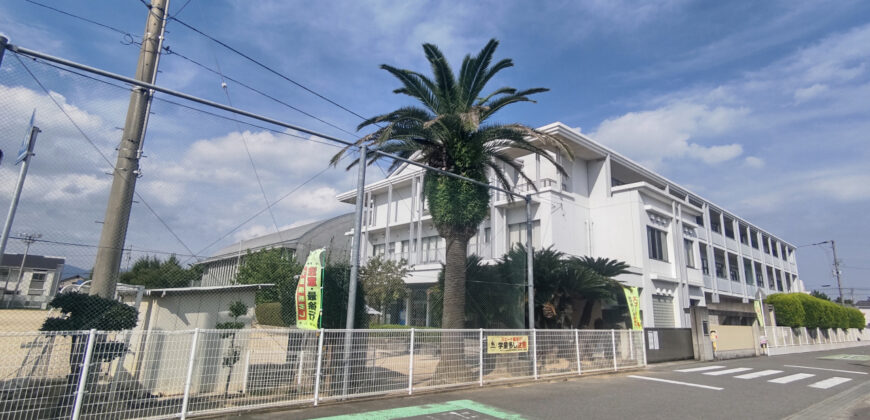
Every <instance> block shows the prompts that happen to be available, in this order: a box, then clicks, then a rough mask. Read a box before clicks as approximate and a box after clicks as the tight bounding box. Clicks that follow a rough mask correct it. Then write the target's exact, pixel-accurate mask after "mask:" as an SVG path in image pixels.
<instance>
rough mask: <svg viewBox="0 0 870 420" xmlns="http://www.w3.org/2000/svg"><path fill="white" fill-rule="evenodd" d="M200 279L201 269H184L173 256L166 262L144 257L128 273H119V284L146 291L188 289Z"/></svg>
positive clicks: (197, 267) (196, 267) (195, 267)
mask: <svg viewBox="0 0 870 420" xmlns="http://www.w3.org/2000/svg"><path fill="white" fill-rule="evenodd" d="M201 277H202V268H201V267H200V266H194V267H191V268H184V267H182V266H181V262H180V261H179V260H178V258H176V257H175V255H172V256H170V257H169V259H167V260H166V261H161V260H160V259H159V258H157V257H151V256H144V257H141V258H139V259H138V260H136V262H135V263H134V264H133V267H132V268H131V269H130V271H126V272H124V273H121V277H120V282H121V283H125V284H134V285H140V286H145V288H147V289H163V288H171V287H188V286H190V283H191V282H192V281H195V280H199V279H200V278H201Z"/></svg>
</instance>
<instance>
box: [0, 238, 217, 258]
mask: <svg viewBox="0 0 870 420" xmlns="http://www.w3.org/2000/svg"><path fill="white" fill-rule="evenodd" d="M9 238H10V239H20V240H23V239H25V238H23V237H20V236H10V237H9ZM33 241H34V242H40V243H47V244H52V245H63V246H74V247H79V248H97V249H98V248H101V247H100V246H99V245H93V244H85V243H80V242H65V241H53V240H49V239H33ZM104 248H110V249H120V250H124V251H136V252H148V253H154V254H166V255H178V256H182V257H197V256H196V255H188V254H182V253H178V252H171V251H161V250H156V249H146V248H133V247H129V248H119V247H104ZM198 257H204V255H199V256H198Z"/></svg>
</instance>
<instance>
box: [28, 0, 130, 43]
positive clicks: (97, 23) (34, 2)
mask: <svg viewBox="0 0 870 420" xmlns="http://www.w3.org/2000/svg"><path fill="white" fill-rule="evenodd" d="M24 1H26V2H28V3H30V4H33V5H36V6H39V7H44V8H46V9H49V10H52V11H55V12H57V13H60V14H62V15H66V16H69V17H71V18H75V19H79V20H82V21H85V22H87V23H90V24H93V25H97V26H100V27H103V28H105V29H108V30H110V31H114V32H117V33H119V34H121V35H127V36H129V37H131V38H132V37H133V35H132V34H131V33H129V32H127V31H125V30H123V29H118V28H116V27H114V26H110V25H106V24H105V23H100V22H97V21H95V20H91V19H88V18H85V17H82V16H79V15H76V14H73V13H70V12H66V11H63V10H60V9H57V8H54V7H51V6H49V5H47V4H42V3H39V2H36V1H33V0H24Z"/></svg>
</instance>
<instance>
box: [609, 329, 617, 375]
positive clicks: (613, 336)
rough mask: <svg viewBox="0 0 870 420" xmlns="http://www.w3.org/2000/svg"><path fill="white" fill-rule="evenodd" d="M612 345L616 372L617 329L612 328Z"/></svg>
mask: <svg viewBox="0 0 870 420" xmlns="http://www.w3.org/2000/svg"><path fill="white" fill-rule="evenodd" d="M610 345H611V349H612V350H613V371H614V372H616V370H617V368H616V366H617V363H616V330H610Z"/></svg>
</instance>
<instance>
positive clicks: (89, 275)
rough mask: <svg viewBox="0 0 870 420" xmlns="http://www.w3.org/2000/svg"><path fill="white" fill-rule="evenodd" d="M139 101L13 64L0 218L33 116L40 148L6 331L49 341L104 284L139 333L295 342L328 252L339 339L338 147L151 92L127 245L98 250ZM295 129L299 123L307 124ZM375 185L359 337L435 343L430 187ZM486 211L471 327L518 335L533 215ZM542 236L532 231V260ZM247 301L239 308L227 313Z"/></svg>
mask: <svg viewBox="0 0 870 420" xmlns="http://www.w3.org/2000/svg"><path fill="white" fill-rule="evenodd" d="M167 57H173V56H172V54H169V55H167ZM215 77H217V76H215ZM216 80H217V79H216ZM236 88H239V86H238V85H235V84H233V83H230V85H229V88H224V89H222V90H221V91H220V92H219V93H220V94H223V98H226V99H227V101H229V99H230V92H233V94H235V92H238V91H235V90H233V89H236ZM130 91H131V90H130V86H128V85H126V84H125V83H123V82H119V81H117V80H112V79H108V78H103V77H96V76H94V75H92V74H89V73H86V72H83V71H78V70H71V69H69V68H66V67H63V66H59V65H56V64H52V63H51V62H48V61H45V60H40V59H33V58H30V57H28V56H25V55H23V54H18V53H15V52H12V51H8V52H6V54H5V57H4V60H3V62H2V67H0V148H2V150H4V151H6V154H7V159H6V160H5V161H4V162H2V164H0V208H2V209H4V210H5V209H7V208H9V205H10V201H11V197H12V195H13V189H14V186H15V185H16V183H17V180H18V178H19V168H20V165H16V164H15V162H14V159H13V158H11V157H9V156H11V155H12V153H11V152H10V151H14V150H17V149H18V147H19V142H20V141H21V139H22V138H24V135H25V130H26V128H27V123H28V121H29V118H30V116H31V113H33V112H34V111H35V125H36V126H37V127H39V129H40V133H39V134H38V137H37V140H36V144H35V147H34V149H33V155H32V156H30V158H29V160H28V163H29V168H28V172H27V175H26V178H25V179H24V181H23V188H22V190H21V191H22V192H21V198H20V201H19V202H18V205H17V208H16V211H15V217H14V223H13V224H12V230H11V235H10V237H9V240H8V245H7V248H6V251H5V255H3V258H2V260H0V283H3V284H4V286H5V287H4V289H3V291H4V293H3V296H2V298H3V299H2V302H0V321H2V322H0V325H2V326H0V330H3V331H35V330H39V329H40V328H42V327H43V324H44V322H45V320H46V319H48V318H53V317H57V316H60V315H62V314H61V313H60V311H59V310H58V309H56V308H55V309H53V308H52V306H51V305H50V304H49V302H51V300H52V299H53V298H54V297H55V296H57V295H58V294H60V293H65V292H82V293H89V292H91V291H93V290H104V289H105V287H106V286H105V284H106V283H107V282H108V283H109V284H110V285H112V286H113V285H115V284H117V286H115V288H116V289H117V290H116V291H115V297H116V298H117V299H119V300H122V301H124V302H126V303H128V304H129V305H131V306H133V307H135V308H136V309H137V310H138V311H139V318H138V324H137V327H136V328H137V329H141V330H154V329H159V330H182V329H191V328H215V327H216V326H217V325H218V324H220V323H226V322H243V323H245V325H252V326H257V327H261V328H273V327H292V326H293V324H294V323H295V288H296V281H297V280H296V279H297V277H298V274H299V273H300V271H301V264H302V263H303V262H304V260H305V258H306V257H307V255H308V253H309V252H310V251H312V250H314V249H318V248H324V249H325V250H326V252H325V256H326V258H325V260H326V265H327V266H326V278H327V279H328V280H327V282H325V284H324V287H325V288H326V287H333V290H332V291H328V290H325V291H324V294H325V299H324V316H323V324H322V325H323V326H324V327H333V328H338V327H343V326H344V319H345V317H346V310H345V308H346V306H341V305H343V304H344V303H346V300H347V296H346V288H347V287H346V286H347V281H348V278H349V273H350V266H349V262H350V252H351V243H352V232H353V226H354V220H353V214H352V213H351V212H352V211H353V208H354V207H353V205H354V203H355V201H356V197H355V191H354V185H355V182H356V171H355V170H354V171H347V170H345V169H346V166H347V165H348V164H349V163H350V162H351V159H354V158H355V157H353V156H351V157H350V158H348V159H343V160H342V161H340V162H339V163H338V165H337V166H336V167H333V166H330V165H329V158H330V157H331V156H333V155H335V154H336V153H337V152H338V151H339V150H340V149H339V148H338V146H337V145H336V144H333V143H329V142H327V141H326V140H323V139H321V138H318V137H316V136H308V135H302V134H301V133H298V132H294V131H292V130H288V129H286V128H283V127H278V126H274V125H270V124H268V123H264V122H262V121H256V120H254V119H251V118H246V117H241V116H238V115H234V114H232V113H229V112H225V111H221V110H218V109H213V108H209V107H206V106H202V105H200V104H195V103H192V102H186V101H184V100H181V99H176V98H173V97H171V96H169V95H164V94H160V93H157V94H156V95H155V97H154V100H153V103H152V105H151V108H150V114H149V120H148V126H147V132H146V135H145V136H144V141H143V142H142V148H141V150H139V151H137V153H136V154H137V155H141V160H140V162H139V166H138V169H136V177H135V178H136V181H135V182H136V188H135V193H134V195H133V198H132V203H131V204H130V208H129V211H130V219H129V224H128V227H127V229H126V234H125V235H123V236H122V237H121V238H120V239H118V240H117V241H116V242H114V243H113V244H110V245H105V244H104V243H105V242H101V235H102V234H103V232H102V231H103V226H104V224H105V223H106V220H105V219H106V218H107V217H108V218H112V217H115V216H116V215H117V213H118V212H117V211H116V210H118V209H114V208H113V209H112V210H111V211H109V212H107V210H106V209H107V203H108V202H109V194H110V189H111V187H112V185H113V182H115V180H114V179H113V178H114V177H115V175H117V174H118V173H119V172H123V171H125V170H127V169H128V168H117V167H116V163H115V162H116V157H117V155H118V153H119V152H122V153H125V152H126V151H125V145H127V139H122V137H123V135H122V133H123V127H124V123H125V117H126V108H127V106H126V105H127V103H128V101H129V97H130ZM219 97H220V96H219ZM294 118H295V117H293V116H292V115H291V116H289V117H288V119H289V121H290V122H291V123H300V124H302V123H308V122H310V121H307V120H306V119H305V118H303V117H301V116H299V121H294ZM318 121H320V120H318ZM332 127H336V126H334V125H332ZM332 127H325V128H326V129H329V130H333V128H332ZM333 131H334V130H333ZM342 131H344V130H342ZM344 134H346V133H343V134H342V135H344ZM511 170H512V169H511V168H505V171H506V173H508V174H509V175H510V174H512V176H513V179H514V182H515V183H516V185H515V189H516V190H517V191H519V192H530V191H532V190H531V187H530V186H529V185H526V184H522V181H521V179H520V178H519V177H518V176H517V174H516V173H512V172H511ZM366 176H367V178H366V181H367V187H366V192H365V194H364V200H365V201H364V203H363V207H364V213H363V226H362V230H361V232H362V240H361V244H362V247H361V250H360V253H361V268H360V289H361V291H360V294H361V295H362V300H361V302H362V304H361V305H359V306H360V308H359V311H358V313H359V317H360V318H361V320H359V321H358V322H357V325H358V326H359V327H371V328H409V327H430V328H438V327H440V326H441V322H442V316H443V314H444V311H445V308H444V306H443V304H442V300H443V296H444V286H443V275H442V270H443V265H442V264H443V263H444V261H445V253H446V242H445V240H444V239H443V238H441V237H440V235H439V233H438V231H437V230H436V229H435V228H434V226H433V223H432V220H431V214H430V210H429V208H428V207H427V203H426V200H425V199H424V194H423V179H424V171H422V170H420V169H419V168H416V167H413V166H406V167H404V168H400V169H398V170H395V171H393V172H390V171H388V170H387V169H386V167H382V166H381V165H380V164H375V165H371V166H369V167H367V170H366ZM288 180H289V181H288ZM542 186H543V185H542ZM491 196H492V202H493V204H494V205H498V206H501V207H500V208H499V210H498V211H495V210H493V213H492V214H491V215H490V216H489V217H487V220H485V221H484V223H483V224H482V225H481V226H480V229H479V231H478V232H477V234H476V235H474V236H473V237H472V238H471V239H470V241H469V243H468V254H469V255H470V256H473V257H471V258H470V263H469V267H468V274H467V277H468V278H467V280H466V288H467V293H466V308H465V317H466V319H467V322H466V326H467V327H469V328H481V327H482V328H525V327H528V324H527V321H526V320H527V318H528V309H527V302H528V301H527V297H526V293H527V287H526V277H525V275H526V274H525V271H526V267H525V264H526V262H525V261H524V260H517V261H513V262H512V263H513V266H511V267H510V270H509V271H510V273H509V274H508V275H505V274H504V272H497V271H496V270H495V269H494V267H495V264H496V262H497V261H498V260H499V259H500V258H503V257H505V256H506V255H507V253H508V251H510V249H511V247H512V246H514V245H515V244H525V243H526V242H527V239H528V238H526V225H527V223H526V222H527V220H526V211H525V208H524V206H523V205H522V200H520V201H519V202H512V201H511V200H509V199H508V197H507V196H506V195H505V194H504V193H502V192H498V191H493V193H492V194H491ZM493 208H494V209H495V207H493ZM121 210H124V209H123V208H121ZM121 213H123V211H122V212H121ZM540 236H541V233H540V226H538V225H534V226H533V233H532V240H533V242H535V244H536V246H537V244H539V243H540ZM101 243H103V244H104V245H101ZM107 249H110V250H113V251H117V252H119V253H120V254H119V255H120V262H119V266H120V270H119V272H118V274H117V276H116V277H115V278H114V279H105V278H103V279H100V278H96V279H95V278H93V277H94V270H95V268H94V267H96V266H101V264H104V261H98V258H103V257H105V258H109V257H106V255H103V257H98V255H102V251H105V250H107ZM105 258H104V259H105ZM341 285H344V289H342V288H341V287H340V286H341ZM101 294H103V295H105V293H101ZM330 299H331V301H330ZM236 302H241V304H243V305H245V307H246V310H245V311H243V313H241V314H238V315H233V313H232V311H231V310H230V306H231V305H233V304H235V303H236ZM237 307H238V306H237ZM330 308H331V309H330ZM327 309H330V310H327ZM450 310H456V308H451V309H450ZM192 313H196V315H191V314H192Z"/></svg>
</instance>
